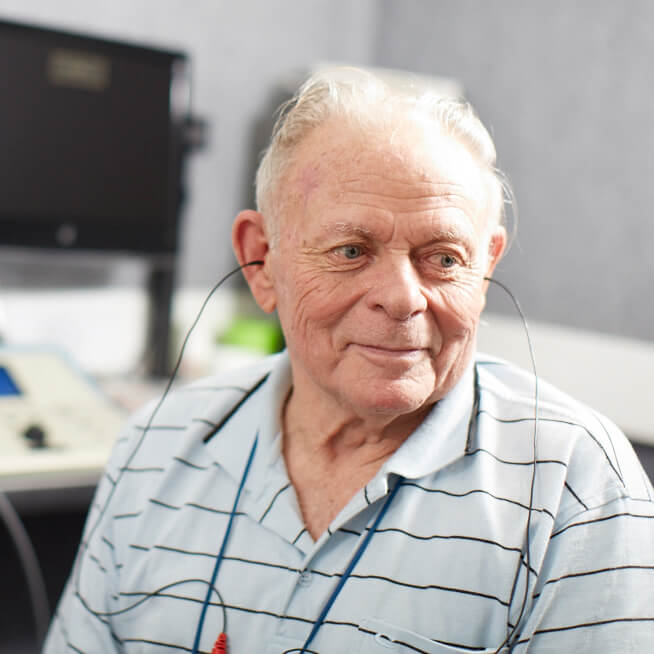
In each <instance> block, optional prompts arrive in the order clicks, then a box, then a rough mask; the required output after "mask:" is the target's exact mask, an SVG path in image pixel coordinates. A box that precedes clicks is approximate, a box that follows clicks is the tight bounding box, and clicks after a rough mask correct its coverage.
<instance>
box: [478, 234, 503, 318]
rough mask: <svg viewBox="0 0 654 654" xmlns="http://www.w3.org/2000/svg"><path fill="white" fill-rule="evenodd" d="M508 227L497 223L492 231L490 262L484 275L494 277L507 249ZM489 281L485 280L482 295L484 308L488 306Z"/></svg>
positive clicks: (489, 252) (489, 244)
mask: <svg viewBox="0 0 654 654" xmlns="http://www.w3.org/2000/svg"><path fill="white" fill-rule="evenodd" d="M506 241H507V236H506V229H505V228H504V226H503V225H497V227H495V228H494V229H493V231H492V233H491V236H490V239H489V241H488V263H487V266H486V272H485V273H484V277H492V276H493V272H494V270H495V266H497V264H498V262H499V260H500V259H501V258H502V255H503V254H504V250H505V249H506ZM488 284H489V283H488V282H487V281H484V286H483V296H482V309H483V307H485V306H486V291H487V290H488Z"/></svg>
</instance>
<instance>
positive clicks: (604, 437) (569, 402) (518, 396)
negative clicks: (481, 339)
mask: <svg viewBox="0 0 654 654" xmlns="http://www.w3.org/2000/svg"><path fill="white" fill-rule="evenodd" d="M476 368H477V372H478V380H479V388H480V401H479V417H478V421H479V424H480V425H481V426H482V427H481V435H482V438H484V439H485V441H486V444H489V443H491V444H492V445H493V446H494V447H496V448H497V450H498V455H499V456H501V457H508V458H510V457H515V456H516V454H517V457H518V458H521V459H523V460H524V461H528V460H530V459H531V460H533V456H534V447H535V448H536V458H537V460H539V461H541V462H551V463H550V465H552V466H553V465H555V464H556V465H559V466H562V468H563V469H565V479H566V480H567V484H568V485H574V487H575V489H577V493H578V495H580V496H583V497H586V498H587V501H588V503H592V502H601V501H609V500H610V499H614V498H616V497H627V496H631V497H637V498H639V497H642V498H649V493H650V491H649V490H648V488H649V487H648V482H647V479H646V476H645V474H644V472H643V470H642V467H641V466H640V463H639V462H638V460H637V458H636V456H635V454H634V452H633V448H632V447H631V445H630V443H629V441H628V440H627V438H626V436H625V435H624V434H623V433H622V431H621V430H620V429H619V427H617V426H616V425H615V423H614V422H613V421H612V420H611V419H609V418H608V417H606V416H605V415H603V414H602V413H601V412H599V411H597V410H595V409H594V408H592V407H590V406H588V405H586V404H585V403H583V402H581V401H578V400H576V399H575V398H573V397H571V396H570V395H568V394H567V393H565V392H563V391H561V390H560V389H558V388H556V387H555V386H554V385H552V384H550V383H548V382H547V381H544V380H542V379H538V380H537V381H538V384H537V387H536V383H535V382H536V378H535V376H534V375H533V374H532V373H530V372H528V371H525V370H522V369H521V368H519V367H517V366H515V365H513V364H511V363H508V362H506V361H503V360H501V359H497V358H494V357H491V356H487V355H484V354H479V355H478V356H477V359H476ZM543 465H545V464H543Z"/></svg>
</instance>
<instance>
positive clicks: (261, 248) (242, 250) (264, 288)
mask: <svg viewBox="0 0 654 654" xmlns="http://www.w3.org/2000/svg"><path fill="white" fill-rule="evenodd" d="M232 247H233V248H234V254H235V255H236V258H237V259H238V262H239V264H241V265H244V264H246V263H249V262H250V261H263V264H262V265H257V266H248V267H247V268H243V276H244V277H245V280H246V281H247V283H248V285H249V287H250V290H251V291H252V295H253V296H254V299H255V300H256V302H257V304H258V305H259V307H261V309H262V310H263V311H265V312H266V313H270V312H271V311H274V309H275V306H276V305H277V299H276V294H275V288H274V286H273V283H272V278H271V275H270V261H269V258H270V244H269V239H268V236H267V234H266V229H265V225H264V218H263V214H261V213H259V212H258V211H252V210H250V209H248V210H246V211H241V213H239V214H238V216H236V220H235V221H234V226H233V227H232Z"/></svg>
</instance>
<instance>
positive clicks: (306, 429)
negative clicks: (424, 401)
mask: <svg viewBox="0 0 654 654" xmlns="http://www.w3.org/2000/svg"><path fill="white" fill-rule="evenodd" d="M430 409H431V406H427V407H424V408H423V409H422V410H420V411H419V412H415V413H411V414H409V415H406V416H404V415H400V416H395V415H387V414H375V413H371V414H368V415H366V414H361V413H356V412H354V411H352V410H350V409H348V408H345V407H342V406H340V405H336V406H334V405H333V404H332V405H326V404H324V403H322V402H315V401H311V399H310V398H303V397H302V396H301V394H300V393H298V392H296V391H293V390H292V391H291V394H290V395H289V397H288V399H287V401H286V404H285V407H284V412H283V424H284V454H285V456H287V455H288V454H290V452H291V450H295V451H296V452H297V451H300V450H302V451H304V452H305V453H307V454H311V457H312V458H315V457H317V458H319V459H321V460H322V461H323V462H324V463H326V464H328V463H330V462H331V463H337V462H339V461H348V462H349V463H350V465H353V464H356V463H357V462H358V465H368V464H370V465H374V464H375V463H377V464H378V465H381V464H382V463H383V462H384V461H385V460H386V459H387V458H388V457H390V456H391V455H392V454H393V452H395V450H397V448H398V447H400V445H401V444H402V443H403V442H404V441H405V440H406V439H407V438H408V437H409V435H410V434H411V433H412V432H413V431H414V429H415V428H416V427H417V426H418V425H419V424H420V423H421V422H422V420H423V419H424V417H425V415H426V414H427V413H428V412H429V410H430Z"/></svg>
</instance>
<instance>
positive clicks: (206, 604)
mask: <svg viewBox="0 0 654 654" xmlns="http://www.w3.org/2000/svg"><path fill="white" fill-rule="evenodd" d="M258 442H259V434H257V436H256V438H255V439H254V443H253V444H252V449H251V450H250V456H249V457H248V460H247V463H246V464H245V470H244V471H243V475H242V476H241V483H240V484H239V486H238V491H237V492H236V497H235V498H234V505H233V506H232V511H231V513H230V514H229V522H228V523H227V529H225V535H224V536H223V542H222V545H221V546H220V551H219V552H218V556H217V557H216V565H215V566H214V568H213V574H212V575H211V582H210V583H209V586H208V587H207V595H206V597H205V598H204V603H203V604H202V612H201V613H200V620H199V622H198V628H197V630H196V632H195V641H194V642H193V649H192V654H198V648H199V646H200V636H202V627H203V626H204V618H205V617H206V615H207V608H208V607H209V600H210V598H211V593H212V591H213V587H214V584H215V583H216V578H217V577H218V570H219V569H220V565H221V563H222V562H223V558H224V557H225V549H226V548H227V541H228V540H229V534H230V533H231V531H232V525H233V523H234V516H235V515H236V507H237V506H238V501H239V500H240V499H241V491H242V490H243V487H244V486H245V481H246V479H247V478H248V474H249V472H250V467H251V466H252V460H253V459H254V453H255V452H256V451H257V443H258ZM223 628H225V625H223Z"/></svg>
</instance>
